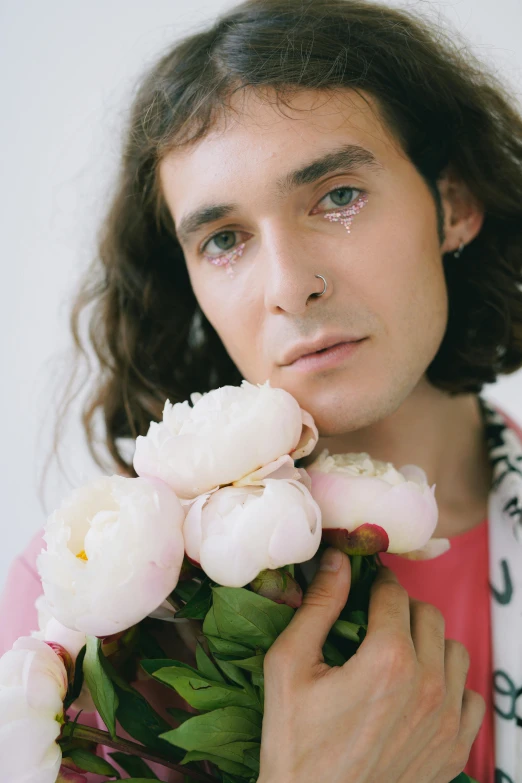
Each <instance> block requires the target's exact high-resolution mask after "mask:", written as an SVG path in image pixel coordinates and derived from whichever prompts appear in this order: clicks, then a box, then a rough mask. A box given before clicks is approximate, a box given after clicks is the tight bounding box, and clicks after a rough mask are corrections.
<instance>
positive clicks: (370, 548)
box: [307, 449, 449, 559]
mask: <svg viewBox="0 0 522 783" xmlns="http://www.w3.org/2000/svg"><path fill="white" fill-rule="evenodd" d="M307 471H308V473H309V476H310V478H311V480H312V495H313V497H314V498H315V500H316V501H317V503H318V504H319V507H320V509H321V513H322V519H323V521H322V526H323V540H324V541H326V542H327V543H328V544H330V545H332V546H336V547H337V548H338V549H341V550H342V551H344V552H346V553H347V554H359V555H370V554H375V553H377V552H392V553H395V554H401V555H404V556H407V557H410V558H411V559H427V558H429V557H436V556H437V555H439V554H441V553H442V551H445V550H446V549H447V548H449V542H448V541H447V539H431V536H432V534H433V531H434V530H435V528H436V526H437V520H438V507H437V503H436V501H435V484H434V485H433V486H432V487H430V486H429V485H428V483H427V477H426V474H425V472H424V471H423V470H422V469H421V468H419V467H417V466H416V465H404V466H403V467H402V468H400V469H399V470H398V471H397V470H396V469H395V468H394V467H393V465H392V464H391V463H389V462H382V461H380V460H372V459H371V458H370V456H369V454H367V453H365V452H363V453H360V454H353V453H351V454H331V455H330V454H329V453H328V450H327V449H325V450H324V451H323V452H322V453H321V454H320V455H319V457H318V458H317V459H316V460H315V461H314V462H313V463H312V464H311V465H309V466H308V468H307Z"/></svg>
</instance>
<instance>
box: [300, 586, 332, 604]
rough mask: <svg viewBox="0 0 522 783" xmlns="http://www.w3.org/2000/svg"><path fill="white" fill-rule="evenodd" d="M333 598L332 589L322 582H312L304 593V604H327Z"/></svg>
mask: <svg viewBox="0 0 522 783" xmlns="http://www.w3.org/2000/svg"><path fill="white" fill-rule="evenodd" d="M332 598H333V594H332V591H331V590H329V589H328V587H326V585H321V584H311V585H310V586H309V588H308V590H307V591H306V592H305V594H304V595H303V604H306V605H308V606H327V605H328V604H330V603H331V601H332Z"/></svg>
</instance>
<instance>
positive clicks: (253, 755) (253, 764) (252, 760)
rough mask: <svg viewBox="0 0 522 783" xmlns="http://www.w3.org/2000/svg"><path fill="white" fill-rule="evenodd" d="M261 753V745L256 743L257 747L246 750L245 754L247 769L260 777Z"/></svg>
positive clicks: (244, 759) (244, 760)
mask: <svg viewBox="0 0 522 783" xmlns="http://www.w3.org/2000/svg"><path fill="white" fill-rule="evenodd" d="M260 753H261V745H260V744H259V743H256V744H255V746H253V747H251V748H246V749H245V751H244V753H243V762H244V763H245V764H246V765H247V767H250V769H253V770H254V772H255V773H256V775H259V763H260V760H259V757H260Z"/></svg>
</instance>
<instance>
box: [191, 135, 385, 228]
mask: <svg viewBox="0 0 522 783" xmlns="http://www.w3.org/2000/svg"><path fill="white" fill-rule="evenodd" d="M339 169H344V170H346V171H353V172H355V171H360V170H361V169H373V170H376V171H379V170H382V169H384V166H383V165H382V163H380V162H379V161H378V160H377V158H376V157H375V155H374V154H373V152H371V151H370V150H368V149H366V148H365V147H361V146H359V145H357V144H345V145H343V146H342V147H338V148H336V149H334V150H331V151H330V152H328V153H327V154H326V155H323V156H321V157H320V158H315V159H314V160H311V161H309V162H308V163H305V164H304V165H303V166H301V167H300V168H298V169H295V170H294V171H290V172H288V173H287V174H285V175H284V176H283V177H280V178H279V179H278V180H277V183H276V195H277V196H278V197H279V198H282V197H285V196H287V195H289V194H290V193H291V192H292V191H293V190H296V189H297V188H299V187H302V186H303V185H312V184H313V183H314V182H316V181H317V180H318V179H321V177H324V176H325V175H326V174H331V173H332V172H335V171H338V170H339ZM238 210H239V204H232V203H231V204H208V205H205V206H202V207H200V208H199V209H196V210H194V211H193V212H189V213H188V214H187V215H185V216H184V217H183V218H182V219H181V220H180V223H179V226H177V227H176V229H175V230H176V235H177V237H178V239H179V240H180V241H181V242H187V241H188V240H189V239H190V237H191V236H193V234H195V233H197V232H198V231H199V230H200V229H201V228H202V227H203V226H205V225H208V224H209V223H214V222H216V221H217V220H222V219H223V218H224V217H227V216H228V215H230V214H232V213H233V212H235V211H238Z"/></svg>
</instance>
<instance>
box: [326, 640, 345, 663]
mask: <svg viewBox="0 0 522 783" xmlns="http://www.w3.org/2000/svg"><path fill="white" fill-rule="evenodd" d="M323 657H324V660H325V663H327V664H328V666H343V664H345V663H346V658H345V657H344V655H343V654H342V653H341V652H340V651H339V650H338V649H337V647H336V646H335V644H333V642H331V641H330V640H329V639H327V640H326V642H325V643H324V645H323Z"/></svg>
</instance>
